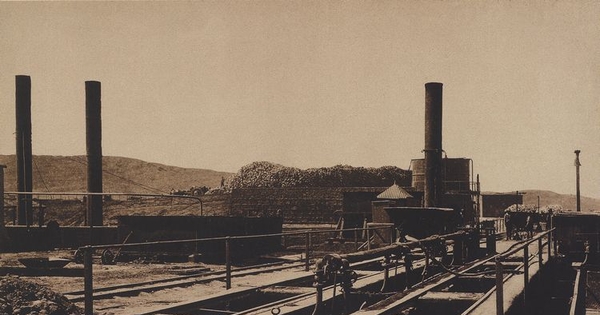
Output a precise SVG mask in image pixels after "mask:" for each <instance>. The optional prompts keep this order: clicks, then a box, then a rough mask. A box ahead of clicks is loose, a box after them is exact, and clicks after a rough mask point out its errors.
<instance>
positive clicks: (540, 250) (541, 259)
mask: <svg viewBox="0 0 600 315" xmlns="http://www.w3.org/2000/svg"><path fill="white" fill-rule="evenodd" d="M543 251H544V246H543V245H542V238H541V237H540V238H538V262H539V263H540V269H542V262H543V260H544V258H542V254H543V253H542V252H543Z"/></svg>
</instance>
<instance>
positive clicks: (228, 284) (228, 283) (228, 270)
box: [225, 236, 231, 290]
mask: <svg viewBox="0 0 600 315" xmlns="http://www.w3.org/2000/svg"><path fill="white" fill-rule="evenodd" d="M230 243H231V239H230V237H229V236H227V238H225V274H226V276H225V288H226V289H227V290H229V289H231V247H230V246H231V244H230Z"/></svg>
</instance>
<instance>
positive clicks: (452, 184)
mask: <svg viewBox="0 0 600 315" xmlns="http://www.w3.org/2000/svg"><path fill="white" fill-rule="evenodd" d="M471 167H472V163H471V159H467V158H444V159H442V182H443V191H444V193H448V192H468V191H470V190H473V189H472V187H471V184H472V182H471ZM410 169H411V170H412V187H413V188H415V189H416V190H417V191H423V190H424V189H425V160H424V159H413V160H411V161H410Z"/></svg>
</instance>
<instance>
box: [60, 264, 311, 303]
mask: <svg viewBox="0 0 600 315" xmlns="http://www.w3.org/2000/svg"><path fill="white" fill-rule="evenodd" d="M300 266H304V263H299V262H286V261H283V262H274V263H268V264H261V265H254V266H249V267H240V268H237V269H235V270H233V271H232V273H231V276H232V277H233V278H235V277H243V276H248V275H255V274H260V273H263V272H274V271H278V270H284V269H290V268H299V267H300ZM225 278H226V271H225V270H220V271H209V272H206V271H202V272H198V273H191V274H188V275H184V276H177V277H170V278H166V279H160V280H152V281H144V282H136V283H128V284H122V285H115V286H108V287H101V288H95V289H94V291H93V298H94V300H101V299H110V298H114V297H116V296H133V295H137V294H139V293H142V292H156V291H160V290H165V289H170V288H177V287H186V286H191V285H195V284H201V283H207V282H211V281H220V280H225ZM84 293H85V291H83V290H81V291H71V292H66V293H64V295H65V297H66V298H68V299H69V300H70V301H72V302H81V301H83V300H84V298H85V297H84Z"/></svg>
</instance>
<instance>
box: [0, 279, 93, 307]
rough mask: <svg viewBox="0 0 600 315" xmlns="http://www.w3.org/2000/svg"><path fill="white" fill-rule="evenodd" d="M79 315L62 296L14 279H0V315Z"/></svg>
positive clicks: (73, 305)
mask: <svg viewBox="0 0 600 315" xmlns="http://www.w3.org/2000/svg"><path fill="white" fill-rule="evenodd" d="M5 314H6V315H25V314H37V315H80V314H83V310H81V309H80V308H79V307H77V306H75V304H73V303H71V302H69V300H67V298H65V297H64V296H63V295H61V294H59V293H56V292H54V291H52V290H50V289H48V288H46V287H44V286H42V285H39V284H35V283H32V282H29V281H25V280H22V279H19V278H15V277H3V278H0V315H5Z"/></svg>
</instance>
